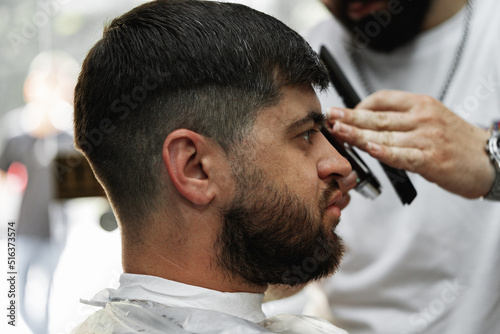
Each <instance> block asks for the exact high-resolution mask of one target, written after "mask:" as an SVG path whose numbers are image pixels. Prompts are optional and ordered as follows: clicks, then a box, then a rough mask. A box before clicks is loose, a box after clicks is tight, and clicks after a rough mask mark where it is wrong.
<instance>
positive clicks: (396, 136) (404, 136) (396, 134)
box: [332, 122, 426, 150]
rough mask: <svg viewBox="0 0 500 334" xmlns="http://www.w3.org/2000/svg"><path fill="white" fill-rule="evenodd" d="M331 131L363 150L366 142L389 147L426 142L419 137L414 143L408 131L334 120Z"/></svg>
mask: <svg viewBox="0 0 500 334" xmlns="http://www.w3.org/2000/svg"><path fill="white" fill-rule="evenodd" d="M332 132H333V134H334V136H335V137H336V138H337V139H340V140H342V141H344V142H346V143H348V144H350V145H353V146H357V147H359V148H361V149H363V150H364V148H365V146H366V144H367V143H368V142H373V143H377V144H380V145H385V146H391V147H392V146H398V147H405V146H409V147H414V146H421V145H422V143H426V139H425V138H424V139H421V140H420V143H415V142H414V140H412V136H411V134H409V132H401V131H372V130H364V129H358V128H357V127H355V126H350V125H347V124H344V123H342V122H335V124H334V126H333V129H332Z"/></svg>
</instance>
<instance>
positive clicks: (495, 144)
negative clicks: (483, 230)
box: [483, 132, 500, 201]
mask: <svg viewBox="0 0 500 334" xmlns="http://www.w3.org/2000/svg"><path fill="white" fill-rule="evenodd" d="M485 150H486V153H487V154H488V157H489V159H490V163H491V168H490V170H493V182H492V185H491V187H490V190H489V191H488V193H487V194H486V195H485V196H483V198H484V199H487V200H492V201H500V132H491V135H490V137H489V138H488V140H487V142H486V145H485Z"/></svg>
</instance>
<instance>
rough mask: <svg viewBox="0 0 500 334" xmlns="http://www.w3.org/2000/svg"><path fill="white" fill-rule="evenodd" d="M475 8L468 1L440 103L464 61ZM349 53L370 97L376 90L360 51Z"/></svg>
mask: <svg viewBox="0 0 500 334" xmlns="http://www.w3.org/2000/svg"><path fill="white" fill-rule="evenodd" d="M473 7H474V5H473V0H468V1H467V4H466V7H465V17H464V27H463V32H462V37H461V39H460V41H459V43H458V45H457V48H456V51H455V53H454V56H453V60H452V63H451V66H450V68H449V70H448V73H447V74H446V79H445V81H444V83H443V86H442V87H441V90H440V92H439V95H438V98H439V101H441V102H443V100H444V99H445V97H446V95H447V93H448V89H449V88H450V85H451V83H452V82H453V79H454V78H455V74H456V72H457V69H458V66H459V65H460V62H461V61H462V58H463V54H464V52H465V46H466V44H467V40H468V38H469V32H470V23H471V20H472V12H473ZM349 53H350V55H351V60H352V62H353V64H354V68H355V70H356V74H357V75H358V77H359V79H360V81H361V84H362V85H363V89H364V90H365V93H366V94H367V95H370V94H371V93H373V92H375V88H374V86H373V83H372V82H371V80H370V78H369V77H368V73H367V71H366V67H365V66H366V65H365V64H364V63H363V61H362V59H361V55H360V50H359V49H356V48H355V47H351V49H350V52H349Z"/></svg>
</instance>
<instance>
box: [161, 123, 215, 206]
mask: <svg viewBox="0 0 500 334" xmlns="http://www.w3.org/2000/svg"><path fill="white" fill-rule="evenodd" d="M213 150H214V148H213V145H211V144H210V143H209V142H208V139H207V138H206V137H204V136H201V135H199V134H197V133H196V132H193V131H190V130H186V129H178V130H175V131H173V132H171V133H170V134H169V135H168V136H167V138H166V139H165V142H164V143H163V151H162V154H163V162H164V164H165V167H166V168H167V172H168V175H169V176H170V180H171V181H172V183H173V185H174V186H175V188H176V189H177V191H178V192H179V193H180V194H181V195H182V196H184V197H185V198H186V199H187V200H189V201H190V202H192V203H194V204H196V205H206V204H208V203H210V202H211V201H212V199H213V198H214V197H215V188H214V187H213V182H211V179H210V177H209V175H210V173H209V172H207V170H206V169H207V166H205V165H204V164H205V163H206V164H207V165H209V160H210V159H212V158H214V156H213V154H214V152H213Z"/></svg>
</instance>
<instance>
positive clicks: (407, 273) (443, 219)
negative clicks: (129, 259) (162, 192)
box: [0, 0, 500, 334]
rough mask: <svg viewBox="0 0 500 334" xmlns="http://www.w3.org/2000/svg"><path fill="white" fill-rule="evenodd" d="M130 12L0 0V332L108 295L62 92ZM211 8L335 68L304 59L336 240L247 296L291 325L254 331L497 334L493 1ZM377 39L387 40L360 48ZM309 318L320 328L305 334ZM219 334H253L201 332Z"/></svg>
mask: <svg viewBox="0 0 500 334" xmlns="http://www.w3.org/2000/svg"><path fill="white" fill-rule="evenodd" d="M153 1H154V0H153ZM164 1H167V2H168V1H169V0H164ZM174 1H179V0H174ZM200 1H207V2H212V0H200ZM147 2H149V1H144V0H108V1H101V0H87V1H76V0H2V1H1V2H0V36H2V38H1V39H0V45H1V47H0V57H1V58H0V59H1V63H2V65H1V66H0V101H2V103H1V105H0V208H1V209H0V254H1V257H0V258H1V259H2V261H3V263H2V265H1V266H0V267H2V268H3V269H2V277H3V278H2V279H1V280H0V295H1V296H2V297H1V298H0V301H1V307H2V310H4V311H3V313H4V314H3V315H2V317H0V318H1V319H3V320H2V321H1V323H0V332H1V333H13V334H14V333H22V334H25V333H26V334H30V333H33V334H48V333H50V334H69V333H73V332H74V331H75V330H76V329H77V328H78V326H79V325H80V324H81V323H82V322H84V321H85V320H86V319H87V318H89V317H90V316H92V315H93V314H94V312H96V310H97V309H98V308H96V306H95V304H92V303H89V302H86V301H89V300H91V299H92V298H93V297H94V295H96V293H98V292H99V291H101V290H103V289H105V288H109V289H117V288H118V287H119V286H120V277H121V275H122V273H123V272H124V269H123V267H122V242H123V241H122V235H121V232H120V228H119V227H118V225H119V224H118V222H117V218H116V216H115V213H114V212H113V209H112V206H111V205H110V202H109V201H108V199H107V196H106V192H105V190H104V189H103V187H102V186H101V184H100V183H99V181H98V180H97V178H96V176H95V175H94V172H93V169H92V167H91V165H90V164H89V162H88V161H87V159H86V158H85V156H84V155H83V154H82V153H81V152H80V150H77V149H75V144H74V118H73V113H74V91H75V86H76V85H77V82H78V78H79V74H80V71H81V70H82V63H83V62H84V60H85V59H86V57H87V55H88V52H89V50H90V49H91V48H92V47H93V45H94V44H96V43H97V42H98V41H99V40H100V39H101V38H102V36H103V29H104V27H105V26H106V25H108V24H109V23H110V22H111V21H112V20H113V19H114V18H116V17H118V16H120V15H122V14H124V13H126V12H128V11H130V10H132V9H133V8H135V7H138V6H141V5H143V4H145V3H147ZM221 2H230V3H237V4H242V5H245V6H248V7H250V8H253V9H255V10H257V11H259V12H263V13H266V14H268V15H270V16H272V17H274V18H276V19H277V20H279V21H281V22H283V23H285V24H286V25H287V26H288V27H289V28H291V29H292V30H294V31H295V32H297V33H298V34H299V35H300V36H301V37H302V38H304V40H305V41H308V42H309V43H310V45H311V48H312V49H313V50H314V51H316V52H317V53H318V54H319V53H320V50H323V49H325V50H326V49H328V48H329V49H330V51H334V52H333V54H335V56H338V57H337V59H336V60H337V62H338V63H335V60H333V59H331V60H330V59H329V58H328V55H324V54H323V53H321V61H322V62H324V64H325V65H326V67H325V71H327V72H328V76H329V80H330V81H331V83H330V86H329V87H328V88H326V89H324V90H321V92H319V91H318V96H319V100H318V101H320V102H321V110H320V112H323V113H326V114H327V115H328V116H327V117H326V120H323V122H326V123H322V125H321V131H320V132H321V133H323V134H324V136H325V137H326V138H327V139H328V140H329V141H330V142H331V143H332V145H333V146H334V147H335V149H336V150H337V151H338V152H339V153H340V154H341V155H342V156H344V157H345V158H346V159H347V160H348V161H349V163H350V164H351V166H352V171H355V172H356V173H357V174H356V175H357V178H356V177H355V181H353V182H354V183H352V182H351V183H352V184H351V185H350V186H346V187H347V188H348V189H346V190H345V191H342V193H343V195H342V196H341V197H342V200H340V199H337V201H338V205H336V206H335V205H333V204H332V207H333V206H335V210H337V209H338V210H339V212H340V210H341V211H342V217H341V218H337V220H338V221H340V224H339V226H338V228H337V232H338V234H339V237H340V238H341V239H343V240H344V241H343V246H342V247H343V252H342V254H343V259H342V261H341V262H340V265H339V266H338V267H335V269H334V270H333V269H332V271H334V272H331V273H330V274H332V276H331V277H320V278H318V279H314V280H312V281H311V282H309V279H308V277H310V276H311V277H312V276H313V275H312V272H314V271H315V270H316V267H317V266H318V261H319V260H318V258H322V257H323V256H324V255H323V254H322V255H318V252H317V247H319V246H316V249H315V251H314V256H312V257H307V258H304V259H303V260H301V261H300V262H299V263H300V265H299V266H292V267H291V269H290V270H291V273H292V274H293V275H295V276H293V277H294V278H295V277H296V278H297V282H299V281H300V282H302V281H304V282H306V281H308V283H307V284H299V285H294V286H292V287H290V286H289V285H287V284H286V283H287V282H284V284H283V285H275V286H274V285H273V286H272V287H271V288H269V289H268V290H267V292H266V293H265V297H264V302H263V304H262V311H263V313H264V314H265V316H266V317H267V318H270V319H275V318H274V317H275V316H277V315H278V314H293V315H297V316H304V317H306V318H305V319H308V320H307V321H308V322H307V325H300V324H297V320H293V321H292V320H289V319H288V318H286V319H285V318H279V319H280V321H283V323H284V324H286V326H285V325H283V326H284V327H287V326H288V327H290V328H293V327H294V326H297V329H294V330H292V329H290V328H288V327H287V328H288V329H287V328H281V329H277V328H275V327H272V326H271V325H269V327H267V326H268V325H266V326H264V327H267V328H268V330H270V331H269V332H265V331H262V333H270V332H277V333H353V334H368V333H374V334H410V333H411V334H413V333H431V334H437V333H441V334H442V333H445V334H451V333H454V334H478V333H481V334H490V333H491V334H498V333H500V285H499V282H500V204H499V201H500V176H499V175H500V136H499V135H498V133H499V125H500V111H499V110H500V62H499V61H498V59H499V56H500V39H498V34H499V33H500V23H498V22H495V23H491V25H488V24H487V23H488V22H490V18H491V19H492V20H494V21H498V18H497V17H496V16H494V15H491V14H492V13H493V14H495V13H496V14H498V11H497V12H495V10H500V3H497V2H496V1H494V0H425V1H419V2H420V3H421V5H414V4H412V2H411V0H401V1H397V0H366V1H365V0H352V1H351V0H345V1H344V0H230V1H221ZM413 6H414V7H413ZM491 6H493V8H491V9H489V10H488V8H490V7H491ZM344 10H345V15H343V12H342V11H344ZM339 12H340V14H339ZM414 12H415V13H418V14H414ZM332 13H333V14H332ZM431 14H433V15H431ZM488 15H489V16H488ZM400 18H401V19H400ZM413 21H416V22H417V23H414V22H413ZM359 22H363V25H362V26H361V25H357V24H358V23H359ZM396 22H397V23H398V24H400V26H399V27H398V26H396ZM360 24H361V23H360ZM393 25H394V26H395V28H392V26H393ZM360 27H361V28H360ZM333 29H337V30H336V31H333ZM412 29H413V30H412ZM403 30H404V31H405V32H406V31H409V32H408V34H403V33H400V32H401V31H403ZM330 31H331V34H332V36H333V37H332V36H330ZM385 31H389V33H388V34H389V36H390V37H388V38H385V40H382V38H378V37H379V35H382V36H384V34H385ZM412 31H413V32H412ZM390 34H392V35H390ZM347 36H349V37H347ZM348 38H350V39H349V42H346V41H347V39H348ZM387 40H390V41H391V43H392V42H394V44H391V43H389V42H387ZM396 40H397V41H396ZM399 40H401V42H399ZM375 41H378V42H379V43H378V44H377V43H376V42H375ZM395 41H396V42H395ZM344 43H345V45H347V44H348V45H349V46H345V48H344ZM325 46H326V48H324V47H325ZM337 46H338V50H340V51H338V52H337V50H334V48H336V47H337ZM145 52H148V51H147V50H146V51H145ZM325 53H327V52H326V51H325ZM318 57H319V56H318ZM318 59H320V58H318ZM318 62H319V60H318ZM332 62H333V65H332ZM332 66H333V68H336V66H338V67H340V69H345V73H344V74H347V79H346V80H349V81H352V87H351V86H349V82H347V86H349V87H347V88H346V85H344V86H343V88H344V89H346V90H347V93H346V91H345V90H344V91H342V89H343V88H342V87H340V88H339V86H337V85H336V83H335V82H333V81H334V80H333V77H334V74H335V73H334V72H335V71H332ZM340 75H343V74H342V73H340ZM332 84H333V85H332ZM341 85H342V84H341ZM353 88H354V90H352V89H353ZM349 89H351V90H352V93H353V94H350V91H349ZM133 94H134V92H132V95H133ZM137 94H139V93H138V92H137ZM141 94H142V93H141ZM320 94H322V95H320ZM346 96H347V97H346ZM127 98H128V99H130V97H124V95H122V96H121V98H120V99H121V102H122V103H127ZM132 98H134V96H132ZM365 98H366V99H365ZM141 99H142V96H136V97H135V100H134V101H138V100H141ZM361 100H362V102H360V101H361ZM129 102H130V101H129ZM130 103H133V102H130ZM358 103H360V104H359V105H358ZM357 105H358V106H361V107H358V108H357V109H355V108H356V106H357ZM332 107H334V108H333V109H332ZM345 107H346V108H347V109H343V108H345ZM497 107H498V108H497ZM356 110H358V113H357V114H356V113H355V111H356ZM359 110H361V111H359ZM381 114H383V115H382V116H380V115H381ZM385 114H387V115H385ZM356 115H359V116H356ZM394 115H396V116H394ZM383 116H384V117H383ZM385 116H387V117H385ZM390 117H394V118H393V119H392V118H390ZM363 122H366V123H363ZM377 122H379V123H377ZM101 125H102V126H101V128H97V129H95V130H93V131H90V132H87V133H86V140H87V141H86V143H89V146H90V147H92V148H93V149H99V146H100V145H101V143H102V141H103V140H105V136H106V134H107V131H108V130H109V129H110V128H111V127H114V125H113V124H108V123H105V122H104V123H102V124H101ZM398 126H399V127H400V128H398ZM326 128H329V129H330V130H326ZM443 129H444V130H443ZM310 131H311V132H318V130H313V129H312V130H310ZM327 132H328V133H327ZM332 133H333V136H335V135H338V137H336V138H337V139H334V138H333V136H332ZM309 134H310V133H309ZM318 135H320V134H319V133H318ZM354 135H357V136H358V137H356V138H355V139H353V138H354ZM434 135H435V136H436V137H433V136H434ZM307 138H309V137H307ZM339 138H340V140H339ZM337 140H338V141H337ZM474 141H477V143H480V144H477V143H476V142H474ZM334 142H335V143H334ZM342 142H343V143H342ZM339 143H340V144H339ZM349 144H351V145H352V146H351V145H349ZM405 145H406V146H405ZM354 146H359V148H358V147H355V148H353V147H354ZM485 146H486V148H485ZM468 150H469V151H468ZM474 154H477V155H478V156H479V157H475V156H474ZM391 159H392V160H391ZM377 160H379V161H377ZM365 161H366V163H365ZM276 163H277V164H279V162H276ZM441 166H442V168H441ZM478 175H479V176H478ZM347 178H349V177H347ZM300 182H301V181H300V180H297V183H300ZM302 182H304V181H302ZM338 183H341V182H340V181H339V182H338ZM338 183H337V184H338ZM471 184H473V185H471ZM492 184H493V186H492ZM338 188H340V189H342V186H338ZM339 196H340V195H339ZM341 202H342V204H340V203H341ZM339 207H340V208H339ZM335 212H337V211H335ZM338 215H339V216H340V213H339V214H338ZM337 223H338V222H337ZM290 282H294V280H293V279H292V280H291V281H290ZM278 317H279V316H278ZM307 317H311V318H307ZM312 317H314V319H322V321H325V323H326V322H327V323H328V325H329V324H333V325H335V331H332V330H329V329H328V328H329V327H327V325H325V323H323V322H321V323H319V324H317V325H314V326H313V325H311V324H312V323H313V322H312V321H313V320H311V319H313V318H312ZM283 319H285V320H283ZM301 319H302V318H301ZM221 321H224V319H223V320H221ZM266 321H267V320H266ZM262 323H264V322H259V325H261V324H262ZM290 324H292V325H290ZM262 326H263V325H262ZM300 326H304V327H300ZM308 326H313V327H314V328H315V331H313V330H310V329H308V328H309V327H308ZM315 326H316V327H315ZM337 327H338V328H339V329H338V331H337ZM186 328H188V327H186ZM144 331H145V332H154V333H160V332H165V333H170V332H171V333H203V331H194V330H193V331H190V330H186V331H179V332H177V331H169V330H164V331H161V330H160V331H153V330H148V329H146V330H144ZM102 332H103V333H104V332H105V333H107V332H109V333H111V332H113V333H115V332H116V333H122V331H111V330H109V329H108V331H106V330H105V329H104V330H103V331H102ZM125 332H127V331H123V333H125ZM219 332H220V333H260V331H245V329H242V330H241V331H238V330H236V329H235V330H234V331H232V330H231V329H229V330H228V331H224V332H222V331H213V332H210V333H219ZM77 333H93V331H89V330H88V331H85V330H82V329H81V328H80V330H79V331H78V332H77Z"/></svg>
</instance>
